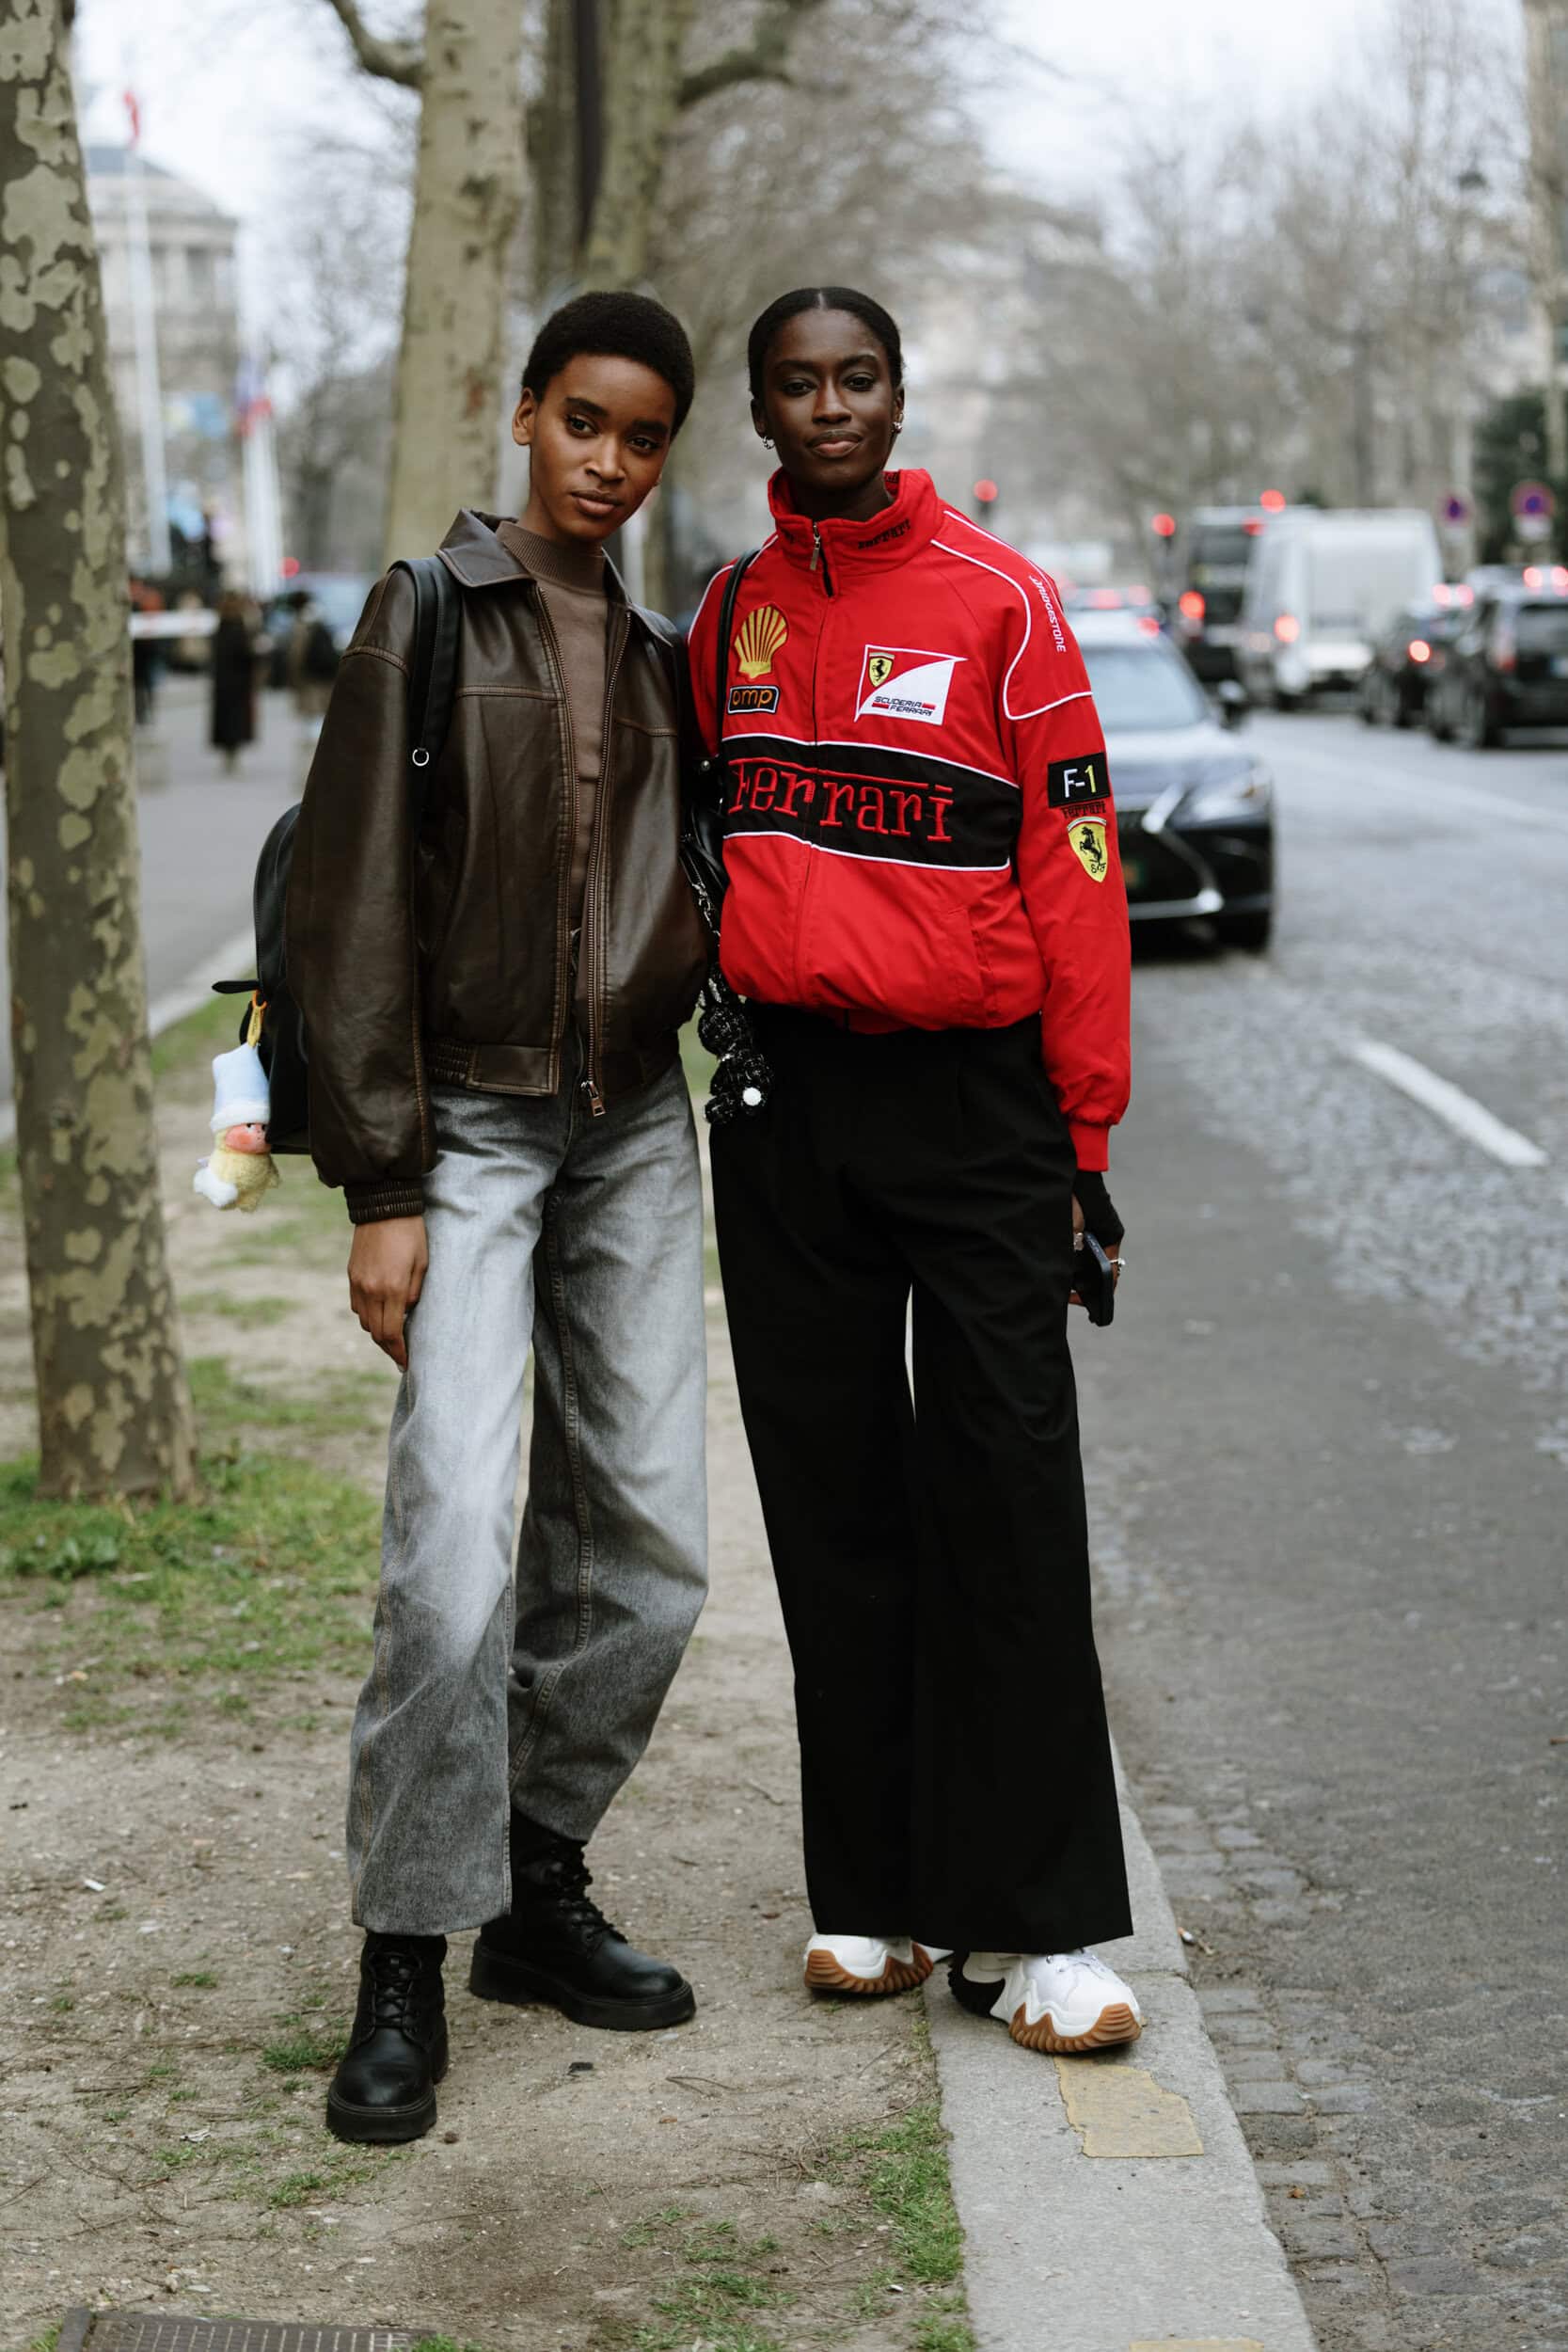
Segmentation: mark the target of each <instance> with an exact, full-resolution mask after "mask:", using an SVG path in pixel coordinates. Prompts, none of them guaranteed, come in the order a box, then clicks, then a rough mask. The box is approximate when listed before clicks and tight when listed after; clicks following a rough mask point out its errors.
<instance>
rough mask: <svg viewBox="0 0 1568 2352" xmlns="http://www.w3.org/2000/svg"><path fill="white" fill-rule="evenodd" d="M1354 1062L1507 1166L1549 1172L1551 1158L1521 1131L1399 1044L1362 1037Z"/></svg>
mask: <svg viewBox="0 0 1568 2352" xmlns="http://www.w3.org/2000/svg"><path fill="white" fill-rule="evenodd" d="M1348 1050H1349V1053H1350V1056H1351V1058H1352V1060H1353V1061H1358V1062H1359V1063H1360V1064H1361V1066H1362V1068H1363V1069H1364V1070H1371V1071H1375V1072H1376V1073H1377V1075H1378V1076H1379V1077H1380V1078H1386V1079H1387V1081H1388V1083H1389V1085H1390V1086H1394V1087H1398V1088H1399V1089H1400V1091H1401V1093H1402V1094H1408V1095H1409V1097H1410V1099H1411V1101H1412V1102H1413V1103H1419V1104H1421V1105H1422V1107H1423V1109H1425V1110H1429V1111H1431V1112H1433V1114H1434V1116H1435V1117H1436V1118H1438V1119H1441V1120H1444V1121H1445V1123H1446V1124H1447V1125H1448V1126H1449V1127H1451V1128H1452V1129H1453V1130H1454V1132H1455V1134H1456V1135H1461V1136H1464V1137H1465V1141H1466V1142H1468V1143H1473V1144H1475V1145H1477V1146H1478V1148H1479V1149H1480V1150H1481V1151H1482V1152H1490V1153H1491V1155H1492V1157H1493V1158H1494V1159H1495V1160H1501V1162H1502V1164H1503V1166H1504V1167H1505V1168H1544V1167H1545V1165H1546V1154H1545V1153H1544V1152H1543V1151H1542V1149H1541V1146H1540V1145H1539V1144H1538V1143H1531V1141H1530V1139H1529V1137H1528V1136H1522V1135H1520V1133H1519V1131H1518V1129H1517V1128H1516V1127H1505V1126H1504V1124H1503V1122H1502V1120H1500V1119H1497V1118H1495V1117H1494V1116H1493V1114H1492V1112H1490V1111H1489V1110H1488V1109H1487V1108H1486V1105H1485V1104H1483V1103H1478V1102H1477V1101H1476V1099H1475V1096H1474V1095H1473V1094H1466V1093H1465V1091H1464V1089H1462V1088H1460V1087H1456V1086H1454V1085H1453V1084H1451V1082H1450V1081H1449V1079H1447V1078H1440V1077H1439V1076H1438V1075H1437V1073H1436V1072H1435V1071H1434V1070H1429V1069H1428V1068H1427V1066H1426V1064H1425V1062H1420V1061H1417V1060H1416V1058H1415V1057H1414V1056H1413V1055H1410V1054H1402V1053H1401V1051H1400V1049H1399V1047H1398V1046H1397V1045H1382V1044H1379V1043H1378V1041H1377V1040H1376V1039H1375V1038H1359V1039H1357V1040H1355V1041H1354V1043H1352V1045H1351V1046H1350V1047H1349V1049H1348Z"/></svg>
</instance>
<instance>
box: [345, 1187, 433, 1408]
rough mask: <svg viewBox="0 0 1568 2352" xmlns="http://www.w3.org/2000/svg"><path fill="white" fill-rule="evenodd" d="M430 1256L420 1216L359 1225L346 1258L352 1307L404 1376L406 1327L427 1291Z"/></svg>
mask: <svg viewBox="0 0 1568 2352" xmlns="http://www.w3.org/2000/svg"><path fill="white" fill-rule="evenodd" d="M429 1264H430V1251H429V1248H428V1247H427V1246H426V1242H425V1232H424V1219H423V1217H422V1216H388V1217H384V1218H383V1219H382V1220H381V1221H380V1222H379V1223H378V1224H374V1225H356V1227H355V1229H354V1241H353V1245H352V1247H351V1248H350V1250H349V1253H348V1296H349V1304H350V1306H351V1307H352V1308H353V1309H354V1311H355V1313H356V1315H357V1316H358V1318H359V1321H360V1324H361V1325H362V1327H364V1329H365V1330H367V1331H368V1332H369V1333H370V1335H371V1337H372V1340H373V1341H374V1342H375V1343H376V1345H377V1347H379V1348H380V1349H381V1350H382V1351H383V1352H384V1353H385V1354H386V1355H388V1356H389V1357H390V1358H391V1359H392V1361H393V1363H394V1364H396V1366H397V1368H398V1370H399V1371H400V1372H406V1371H407V1369H408V1349H407V1346H406V1344H405V1343H404V1320H405V1318H406V1316H407V1314H408V1312H409V1310H410V1309H411V1308H412V1307H414V1306H416V1305H417V1304H418V1303H419V1296H420V1291H422V1290H423V1288H424V1278H425V1272H426V1269H427V1268H428V1266H429Z"/></svg>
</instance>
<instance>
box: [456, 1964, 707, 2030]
mask: <svg viewBox="0 0 1568 2352" xmlns="http://www.w3.org/2000/svg"><path fill="white" fill-rule="evenodd" d="M468 1990H469V1992H470V1993H472V1994H477V1996H478V1998H479V1999H480V2000H482V2001H505V2002H507V2003H509V2004H510V2006H511V2007H512V2008H514V2009H531V2008H533V2007H534V2006H535V2005H536V2004H542V2005H543V2006H544V2007H545V2008H546V2009H558V2010H561V2011H562V2015H564V2016H567V2017H569V2018H571V2020H572V2021H573V2023H574V2025H578V2026H597V2027H598V2028H599V2029H600V2030H601V2031H602V2032H605V2033H653V2032H656V2031H657V2028H658V2027H659V2026H684V2025H685V2023H686V2021H687V2019H688V2018H689V2017H694V2016H695V2015H696V2013H697V1996H696V1994H694V1993H693V1992H692V1990H691V1987H690V1986H689V1984H687V1983H686V1982H684V1980H683V1981H682V1982H681V1983H680V1984H678V1985H676V1986H675V1988H674V1989H673V1992H669V1993H653V1994H646V1995H645V1996H644V1997H643V1998H642V1999H641V2000H637V2001H615V2000H610V1999H607V1998H606V1996H605V1995H604V1994H594V1993H581V1992H579V1991H578V1988H577V1987H576V1986H575V1985H571V1984H566V1983H564V1982H563V1981H562V1979H561V1978H559V1977H552V1976H550V1975H549V1974H548V1972H547V1971H546V1969H543V1968H536V1967H534V1966H533V1965H532V1963H531V1962H529V1961H526V1960H517V1959H515V1958H514V1956H513V1955H512V1954H511V1953H510V1952H498V1951H496V1950H494V1949H493V1948H491V1947H489V1946H487V1945H484V1944H476V1945H475V1946H474V1956H473V1960H472V1962H471V1963H470V1964H469V1968H468Z"/></svg>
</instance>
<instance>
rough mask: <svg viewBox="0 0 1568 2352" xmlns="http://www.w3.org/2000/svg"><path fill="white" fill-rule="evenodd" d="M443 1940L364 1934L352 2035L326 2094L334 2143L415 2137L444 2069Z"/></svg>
mask: <svg viewBox="0 0 1568 2352" xmlns="http://www.w3.org/2000/svg"><path fill="white" fill-rule="evenodd" d="M446 1956H447V1941H446V1938H445V1936H443V1935H367V1936H366V1938H365V1948H364V1950H363V1951H362V1952H361V1953H360V1955H359V2006H358V2008H357V2009H356V2010H355V2012H354V2031H353V2032H352V2034H351V2035H350V2036H349V2044H348V2048H347V2049H346V2050H345V2051H344V2053H343V2055H342V2057H341V2058H340V2059H339V2061H338V2072H337V2073H336V2074H334V2076H333V2077H332V2088H331V2090H329V2091H328V2092H327V2094H326V2122H327V2129H328V2130H329V2131H331V2132H334V2133H336V2135H337V2137H339V2138H340V2139H353V2140H366V2141H371V2142H374V2143H385V2142H388V2141H390V2140H399V2139H421V2138H423V2137H424V2135H425V2133H426V2132H428V2131H429V2129H430V2127H431V2125H432V2124H433V2123H434V2122H435V2121H436V2084H437V2083H438V2082H439V2081H440V2079H441V2077H442V2075H443V2074H445V2073H446V2071H447V2012H446V2000H445V1996H444V1994H443V1993H442V1990H441V1963H442V1961H443V1960H445V1958H446Z"/></svg>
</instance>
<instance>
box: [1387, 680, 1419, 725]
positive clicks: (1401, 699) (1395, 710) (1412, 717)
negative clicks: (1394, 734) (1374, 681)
mask: <svg viewBox="0 0 1568 2352" xmlns="http://www.w3.org/2000/svg"><path fill="white" fill-rule="evenodd" d="M1389 692H1390V694H1391V696H1392V701H1393V707H1392V709H1391V710H1390V712H1389V717H1390V719H1391V720H1392V722H1393V723H1394V725H1395V726H1397V727H1413V726H1414V725H1415V723H1416V722H1417V720H1418V718H1419V716H1420V705H1419V703H1418V700H1417V697H1416V692H1415V690H1414V688H1409V687H1402V686H1395V687H1391V688H1390V689H1389Z"/></svg>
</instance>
